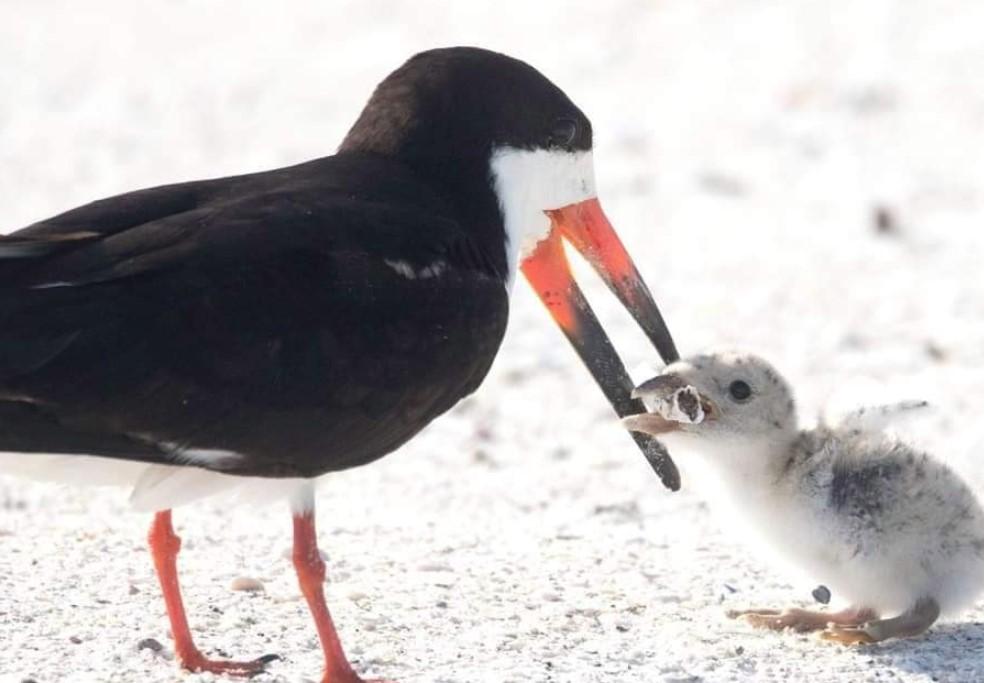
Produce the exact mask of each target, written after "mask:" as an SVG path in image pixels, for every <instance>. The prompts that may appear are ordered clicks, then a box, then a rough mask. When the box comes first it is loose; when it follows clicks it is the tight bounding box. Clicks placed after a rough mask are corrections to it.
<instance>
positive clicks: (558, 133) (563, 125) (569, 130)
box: [550, 118, 577, 147]
mask: <svg viewBox="0 0 984 683" xmlns="http://www.w3.org/2000/svg"><path fill="white" fill-rule="evenodd" d="M575 137H577V122H576V121H574V119H568V118H559V119H557V120H556V121H554V122H553V124H551V126H550V145H551V146H552V147H566V146H567V145H569V144H571V143H572V142H574V138H575Z"/></svg>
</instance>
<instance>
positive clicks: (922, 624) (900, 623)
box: [820, 598, 940, 645]
mask: <svg viewBox="0 0 984 683" xmlns="http://www.w3.org/2000/svg"><path fill="white" fill-rule="evenodd" d="M939 616H940V606H939V605H938V604H936V601H935V600H933V599H932V598H923V599H922V600H919V601H918V602H916V604H915V605H914V606H913V607H912V609H910V610H909V611H907V612H903V613H902V614H900V615H899V616H897V617H892V618H891V619H876V620H874V621H868V622H867V623H864V624H858V625H856V626H843V625H834V626H831V627H829V628H828V629H827V630H825V631H824V632H823V633H822V634H820V635H821V637H822V638H823V639H824V640H829V641H832V642H835V643H841V644H842V645H868V644H870V643H880V642H881V641H883V640H888V639H889V638H912V637H913V636H918V635H920V634H922V633H925V632H926V630H927V629H928V628H929V627H930V626H932V625H933V623H934V622H935V621H936V620H937V618H939Z"/></svg>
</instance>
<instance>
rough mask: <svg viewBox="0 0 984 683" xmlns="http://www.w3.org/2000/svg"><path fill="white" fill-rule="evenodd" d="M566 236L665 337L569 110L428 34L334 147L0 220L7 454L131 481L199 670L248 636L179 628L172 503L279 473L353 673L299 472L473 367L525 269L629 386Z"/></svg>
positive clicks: (666, 466)
mask: <svg viewBox="0 0 984 683" xmlns="http://www.w3.org/2000/svg"><path fill="white" fill-rule="evenodd" d="M562 239H566V240H568V241H569V242H570V243H572V244H573V246H574V247H576V248H577V249H578V250H579V251H580V252H581V253H582V254H584V255H585V257H586V258H587V260H588V261H589V262H590V263H591V264H592V265H593V266H594V267H595V268H596V269H597V270H598V272H599V273H600V274H601V276H602V277H603V278H604V280H605V281H606V282H607V284H608V285H609V287H610V288H611V289H612V290H613V291H614V292H615V294H616V295H617V296H618V298H619V299H620V300H621V301H622V302H623V304H624V305H625V306H626V307H627V308H628V309H629V310H630V311H631V312H632V314H633V315H634V316H635V318H636V319H637V320H638V322H639V323H640V325H641V326H642V328H643V329H644V330H645V332H646V333H647V334H648V335H649V336H650V338H651V339H652V341H653V343H654V344H655V345H656V347H657V348H658V350H659V352H660V354H661V355H662V357H663V358H664V359H665V360H666V361H667V362H672V361H673V360H676V358H677V354H676V350H675V349H674V346H673V342H672V340H671V338H670V334H669V332H668V330H667V329H666V326H665V324H664V323H663V320H662V318H661V316H660V313H659V311H658V310H657V308H656V305H655V303H654V302H653V298H652V296H651V295H650V293H649V291H648V290H647V288H646V286H645V284H644V283H643V281H642V279H641V278H640V277H639V274H638V272H637V271H636V269H635V266H634V265H633V263H632V261H631V259H630V258H629V256H628V254H627V253H626V251H625V249H624V248H623V247H622V245H621V243H620V241H619V239H618V237H617V236H616V234H615V232H614V230H613V229H612V226H611V225H610V224H609V222H608V220H607V219H606V217H605V215H604V213H603V212H602V209H601V205H600V204H599V203H598V199H597V196H596V194H595V181H594V169H593V162H592V130H591V124H590V122H589V121H588V119H587V117H585V115H584V114H583V113H582V112H581V110H580V109H578V108H577V107H576V106H575V105H574V103H573V102H571V101H570V99H568V97H567V96H566V95H565V94H564V93H563V92H562V91H561V90H560V89H559V88H557V87H556V86H555V85H553V84H552V83H551V82H550V81H549V80H547V79H546V78H545V77H544V76H542V75H541V74H540V73H539V72H537V71H536V70H535V69H533V68H532V67H530V66H529V65H527V64H525V63H523V62H521V61H518V60H515V59H512V58H510V57H507V56H504V55H501V54H496V53H493V52H489V51H486V50H480V49H474V48H450V49H440V50H432V51H428V52H424V53H421V54H419V55H417V56H415V57H413V58H411V59H410V60H409V61H407V62H406V63H405V64H404V65H403V66H401V67H400V68H399V69H397V70H396V71H394V72H393V73H392V74H390V75H389V76H388V77H387V78H386V79H385V80H384V81H383V82H382V83H380V84H379V86H378V87H377V88H376V90H375V92H374V93H373V95H372V97H371V98H370V100H369V102H368V103H367V105H366V106H365V108H364V109H363V111H362V113H361V115H360V116H359V118H358V120H357V121H356V122H355V124H354V126H353V127H352V129H351V130H350V131H349V133H348V135H347V136H346V137H345V140H344V141H343V142H342V144H341V147H340V148H339V150H338V153H337V154H335V155H334V156H330V157H325V158H321V159H317V160H314V161H310V162H307V163H303V164H300V165H297V166H291V167H288V168H281V169H276V170H272V171H266V172H263V173H254V174H249V175H242V176H235V177H229V178H219V179H214V180H203V181H196V182H187V183H180V184H176V185H167V186H163V187H156V188H151V189H146V190H140V191H136V192H131V193H128V194H124V195H120V196H117V197H112V198H109V199H103V200H101V201H96V202H93V203H91V204H88V205H85V206H82V207H79V208H76V209H73V210H71V211H68V212H66V213H63V214H61V215H58V216H55V217H54V218H50V219H48V220H44V221H41V222H39V223H36V224H34V225H31V226H29V227H27V228H25V229H23V230H20V231H18V232H16V233H14V234H12V235H9V236H6V237H4V238H2V239H0V452H8V453H4V454H3V455H0V471H5V472H21V473H26V474H33V475H35V476H40V477H45V478H49V479H50V478H54V479H63V480H68V481H87V482H92V483H121V482H124V483H125V482H129V483H132V484H133V485H134V491H133V494H132V499H133V501H134V503H135V504H136V505H137V506H138V507H141V508H144V509H148V510H152V511H155V512H156V516H155V518H154V521H153V525H152V527H151V530H150V549H151V552H152V555H153V559H154V564H155V566H156V569H157V574H158V576H159V578H160V582H161V587H162V589H163V593H164V599H165V602H166V604H167V611H168V615H169V618H170V621H171V631H172V634H173V636H174V640H175V649H176V653H177V657H178V659H179V660H180V662H181V664H182V665H183V666H184V667H185V668H187V669H191V670H195V671H212V672H225V673H233V674H244V675H248V674H250V673H252V672H255V671H257V670H259V669H260V668H262V666H263V662H262V661H260V660H256V661H246V662H225V661H214V660H211V659H207V658H206V657H205V656H204V655H203V654H202V653H201V651H200V650H199V649H198V648H197V647H196V645H195V643H194V642H193V640H192V636H191V632H190V631H189V628H188V623H187V620H186V618H185V612H184V608H183V606H182V602H181V595H180V591H179V587H178V577H177V569H176V556H177V554H178V549H179V547H180V541H179V539H178V537H177V536H176V535H175V533H174V530H173V528H172V525H171V508H172V507H173V506H175V505H178V504H180V503H184V502H187V501H189V500H192V499H195V498H198V497H201V496H203V495H207V494H210V493H214V492H216V491H219V490H224V489H228V488H234V487H239V486H246V485H248V484H249V483H250V482H253V483H254V484H255V482H257V481H259V482H260V483H259V488H260V489H261V490H262V491H263V493H265V494H267V495H275V494H280V495H285V496H289V497H290V499H291V500H292V510H293V520H294V552H293V560H294V565H295V567H296V569H297V574H298V578H299V582H300V586H301V590H302V592H303V594H304V597H305V598H306V600H307V602H308V604H309V606H310V608H311V611H312V613H313V615H314V620H315V623H316V625H317V628H318V634H319V636H320V638H321V642H322V646H323V649H324V655H325V673H324V679H323V680H324V681H325V682H331V683H351V682H354V681H358V680H359V678H358V676H357V675H356V673H355V672H354V670H353V669H352V667H351V666H350V665H349V663H348V661H347V660H346V658H345V655H344V653H343V651H342V647H341V645H340V642H339V639H338V636H337V635H336V632H335V627H334V626H333V624H332V620H331V617H330V615H329V612H328V609H327V607H326V606H325V601H324V596H323V593H322V583H323V580H324V576H325V568H324V564H323V562H322V560H321V557H320V555H319V553H318V550H317V544H316V535H315V522H314V497H313V495H312V491H311V485H310V482H311V480H312V479H313V478H315V477H318V476H320V475H323V474H325V473H328V472H332V471H335V470H341V469H345V468H349V467H355V466H358V465H363V464H366V463H369V462H371V461H373V460H376V459H377V458H380V457H382V456H384V455H386V454H388V453H390V452H392V451H394V450H395V449H397V448H398V447H399V446H400V445H402V444H403V443H405V442H406V441H407V440H408V439H410V438H412V437H413V436H414V435H415V434H416V433H417V432H419V431H420V430H421V429H422V428H423V427H424V426H425V425H427V424H428V423H429V422H430V421H431V420H433V419H434V418H436V417H437V416H438V415H440V414H442V413H444V412H445V411H447V410H448V409H449V408H451V407H452V406H453V405H454V404H455V403H456V402H457V401H458V400H459V399H461V398H462V397H464V396H466V395H468V394H470V393H471V392H473V391H474V390H475V389H476V388H477V387H478V385H479V384H480V383H481V381H482V379H483V378H484V377H485V375H486V373H487V372H488V370H489V367H490V365H491V363H492V361H493V359H494V358H495V355H496V352H497V351H498V349H499V344H500V342H501V341H502V337H503V334H504V332H505V329H506V318H507V315H508V312H509V292H510V290H511V288H512V285H513V281H514V280H515V278H516V275H517V273H518V272H522V273H523V274H524V275H525V276H526V278H527V279H528V280H529V281H530V282H531V283H532V285H533V287H534V288H535V290H536V291H537V293H538V294H539V296H540V297H541V298H542V300H543V301H544V303H545V304H546V306H547V307H548V309H549V311H550V313H551V314H552V315H553V318H554V319H555V320H556V322H557V323H558V324H559V325H560V326H561V328H562V329H563V331H564V333H565V334H566V335H567V337H568V338H569V339H570V341H571V342H572V343H573V345H574V346H575V348H576V350H577V351H578V353H579V354H580V355H581V357H582V359H583V360H584V361H585V362H586V363H587V365H588V367H589V369H590V371H591V372H592V374H593V375H594V377H595V379H596V380H597V381H598V383H599V384H600V385H601V387H602V389H603V390H604V392H605V394H606V395H607V396H608V398H609V400H610V402H611V403H612V404H613V406H614V407H615V409H616V411H617V412H618V413H619V414H621V415H626V414H629V413H632V412H638V411H639V410H640V409H641V404H639V403H638V402H637V401H635V400H634V399H632V398H631V397H630V392H631V389H632V385H631V382H630V381H629V378H628V375H627V373H626V372H625V369H624V367H623V366H622V364H621V362H620V360H619V358H618V356H617V354H616V353H615V352H614V349H613V348H612V346H611V343H610V342H609V340H608V338H607V337H606V335H605V333H604V331H603V330H602V329H601V327H600V325H599V323H598V321H597V320H596V318H595V317H594V315H593V314H592V312H591V309H590V307H589V306H588V305H587V302H586V301H585V299H584V297H583V296H582V294H581V292H580V290H579V289H578V287H577V285H576V284H575V283H574V281H573V280H572V278H571V275H570V272H569V270H568V267H567V261H566V257H565V255H564V250H563V246H562ZM637 443H639V445H640V446H641V447H642V448H643V449H644V451H645V452H646V453H647V454H648V455H650V456H653V457H657V456H658V455H659V452H660V449H659V448H658V447H657V442H656V441H655V440H653V439H651V438H649V437H639V438H638V439H637ZM657 464H658V465H661V466H662V467H663V469H662V471H661V473H662V474H663V476H664V478H665V479H666V481H668V482H669V483H670V484H671V485H674V486H675V471H674V470H673V469H672V463H671V462H669V461H659V462H657Z"/></svg>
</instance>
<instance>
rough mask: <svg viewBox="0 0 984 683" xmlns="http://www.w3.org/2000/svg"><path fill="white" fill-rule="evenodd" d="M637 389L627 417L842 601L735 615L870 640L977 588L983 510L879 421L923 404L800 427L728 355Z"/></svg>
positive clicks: (742, 361)
mask: <svg viewBox="0 0 984 683" xmlns="http://www.w3.org/2000/svg"><path fill="white" fill-rule="evenodd" d="M635 394H636V395H637V396H639V397H641V398H643V399H644V400H645V401H646V402H647V403H648V404H649V405H651V406H653V408H654V409H655V412H654V413H651V414H641V415H637V416H633V417H630V418H627V419H626V420H625V423H626V426H628V427H629V428H630V429H633V430H641V431H644V432H646V433H649V434H658V435H660V437H661V438H662V439H664V440H665V442H666V443H667V445H668V446H669V447H670V448H671V449H673V452H674V453H683V456H682V457H686V458H688V461H689V460H691V459H692V460H693V464H694V465H696V466H697V468H698V469H699V471H700V475H701V476H700V477H695V480H699V481H700V482H701V484H705V483H706V484H709V485H710V487H711V493H712V494H713V495H712V497H711V502H712V503H716V504H721V506H722V507H723V508H724V511H725V512H726V514H727V515H728V517H727V518H728V519H730V520H734V521H736V522H738V523H739V524H740V525H741V527H742V528H744V529H747V530H748V531H749V532H750V533H751V534H753V535H754V536H756V537H757V538H758V540H760V541H762V542H764V543H765V544H766V546H768V547H771V549H772V550H774V551H775V553H776V554H777V555H778V556H779V557H780V558H783V559H785V560H786V561H788V562H789V563H791V564H794V565H798V566H799V567H801V568H802V569H804V570H805V571H807V572H808V573H810V574H812V575H813V576H814V577H815V578H816V579H818V580H819V581H821V582H822V583H823V584H824V585H826V586H829V587H830V589H831V591H832V592H833V594H834V595H835V596H840V597H842V598H844V599H845V600H846V601H847V602H848V604H849V607H848V608H847V609H845V610H843V611H840V612H812V611H807V610H800V609H794V610H786V611H778V610H742V611H738V612H731V613H730V615H731V616H734V617H737V616H743V617H746V618H747V619H748V620H749V621H750V622H751V623H753V624H755V625H757V626H761V627H766V628H772V629H777V630H778V629H784V628H792V629H795V630H799V631H812V630H823V634H822V635H823V637H824V638H825V639H827V640H833V641H837V642H840V643H845V644H862V643H874V642H878V641H882V640H885V639H887V638H893V637H910V636H916V635H919V634H921V633H923V632H924V631H926V629H928V628H929V627H930V626H931V625H932V624H933V623H934V622H935V621H936V619H937V617H938V616H939V615H940V614H941V613H953V612H956V611H959V610H960V609H962V608H965V607H967V606H968V605H969V603H970V602H971V601H972V600H973V598H974V597H975V596H976V595H977V594H978V593H979V592H980V591H981V589H982V588H984V511H982V509H981V506H980V504H979V503H978V501H977V499H976V497H975V496H974V493H973V492H972V491H971V489H970V488H969V487H968V486H967V485H966V484H965V483H964V482H963V481H962V480H961V479H960V478H959V477H958V476H957V475H956V474H955V473H954V472H953V471H952V470H951V469H950V468H948V467H947V466H946V465H944V464H943V463H941V462H939V461H936V460H934V459H932V458H931V457H929V456H928V455H926V454H924V453H921V452H919V451H917V450H915V449H913V448H912V447H910V446H908V445H906V444H905V443H902V442H901V441H900V440H899V439H897V438H895V437H890V436H888V435H887V434H886V433H885V432H884V429H883V428H884V426H885V422H886V421H887V420H889V419H891V418H892V417H893V416H894V415H897V414H900V413H902V414H905V413H909V412H910V411H911V410H913V409H915V408H919V407H922V406H925V403H922V402H908V403H901V404H898V405H897V406H887V407H884V408H868V409H861V410H858V411H857V412H855V413H853V414H851V415H849V416H847V417H846V418H845V419H843V420H842V421H840V422H839V423H838V424H836V425H834V426H830V425H825V424H821V425H820V426H819V427H817V428H815V429H809V430H800V429H798V428H797V422H796V419H797V418H796V410H795V404H794V402H793V394H792V391H791V390H790V388H789V385H788V384H787V383H786V382H785V381H784V380H783V378H782V377H781V376H780V375H779V373H777V372H776V371H775V370H774V369H773V368H772V366H770V365H769V364H768V363H766V362H765V361H763V360H762V359H760V358H757V357H755V356H751V355H742V354H735V353H725V354H714V355H700V356H695V357H693V358H689V359H687V360H683V361H678V362H676V363H673V364H671V365H669V366H668V367H667V368H666V370H665V372H663V373H662V374H661V375H659V376H657V377H656V378H654V379H652V380H650V381H648V382H646V383H644V384H642V385H641V386H640V387H638V388H637V389H636V392H635ZM686 469H687V468H686V467H684V470H685V471H686Z"/></svg>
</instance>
